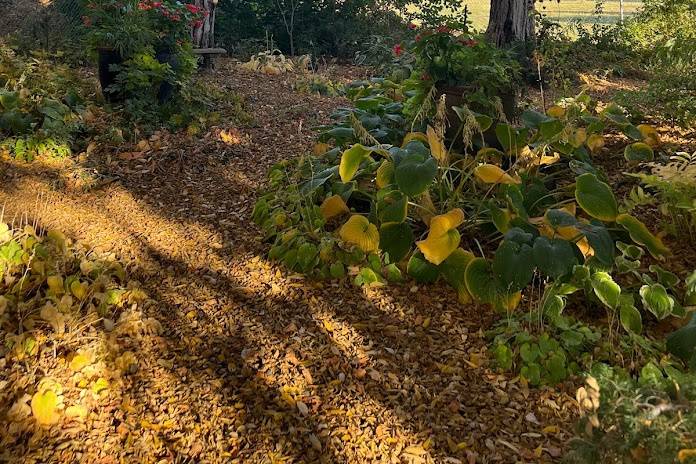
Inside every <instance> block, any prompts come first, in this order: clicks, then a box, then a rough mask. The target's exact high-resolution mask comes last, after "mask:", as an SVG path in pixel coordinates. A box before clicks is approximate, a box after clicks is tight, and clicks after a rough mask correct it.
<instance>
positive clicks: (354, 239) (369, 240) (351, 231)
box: [338, 214, 379, 253]
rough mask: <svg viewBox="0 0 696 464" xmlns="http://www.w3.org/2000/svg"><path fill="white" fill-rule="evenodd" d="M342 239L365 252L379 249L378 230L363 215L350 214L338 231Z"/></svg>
mask: <svg viewBox="0 0 696 464" xmlns="http://www.w3.org/2000/svg"><path fill="white" fill-rule="evenodd" d="M338 235H339V236H340V237H341V239H343V240H344V241H346V242H348V243H352V244H354V245H356V246H357V247H358V248H360V249H361V250H362V251H364V252H365V253H368V252H370V251H377V250H378V249H379V231H378V230H377V226H375V225H374V224H371V223H370V221H368V220H367V218H366V217H365V216H361V215H359V214H354V215H352V216H351V217H350V218H349V219H348V221H346V223H345V224H343V226H341V228H340V229H339V231H338Z"/></svg>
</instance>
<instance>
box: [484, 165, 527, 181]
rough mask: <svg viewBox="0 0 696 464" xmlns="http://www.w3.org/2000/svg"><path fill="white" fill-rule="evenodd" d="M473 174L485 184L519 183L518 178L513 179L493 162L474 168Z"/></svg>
mask: <svg viewBox="0 0 696 464" xmlns="http://www.w3.org/2000/svg"><path fill="white" fill-rule="evenodd" d="M474 175H475V176H476V177H477V178H478V179H479V180H480V181H482V182H484V183H486V184H521V183H522V181H521V180H520V179H515V178H514V177H512V176H511V175H510V174H508V173H507V172H505V171H503V170H502V169H501V168H499V167H498V166H496V165H494V164H482V165H481V166H478V167H476V169H474Z"/></svg>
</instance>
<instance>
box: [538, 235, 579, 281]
mask: <svg viewBox="0 0 696 464" xmlns="http://www.w3.org/2000/svg"><path fill="white" fill-rule="evenodd" d="M534 262H535V263H536V265H537V267H538V268H539V270H540V271H541V272H543V273H544V274H546V275H547V276H549V277H553V278H554V279H558V278H560V277H562V276H564V275H566V274H570V273H571V272H572V271H573V266H575V265H576V264H578V259H577V257H576V256H575V251H574V250H573V245H571V244H570V243H569V242H567V241H565V240H561V239H549V238H546V237H537V239H536V240H535V241H534Z"/></svg>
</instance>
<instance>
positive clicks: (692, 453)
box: [677, 448, 696, 462]
mask: <svg viewBox="0 0 696 464" xmlns="http://www.w3.org/2000/svg"><path fill="white" fill-rule="evenodd" d="M694 457H696V448H691V449H682V450H679V453H677V459H679V462H685V461H686V460H687V459H689V458H694Z"/></svg>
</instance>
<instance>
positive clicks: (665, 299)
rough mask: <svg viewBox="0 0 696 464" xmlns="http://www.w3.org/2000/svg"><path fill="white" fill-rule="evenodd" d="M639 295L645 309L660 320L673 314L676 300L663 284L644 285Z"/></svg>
mask: <svg viewBox="0 0 696 464" xmlns="http://www.w3.org/2000/svg"><path fill="white" fill-rule="evenodd" d="M639 293H640V299H641V300H642V301H643V307H644V308H645V309H647V310H648V311H650V312H651V313H653V314H654V315H655V317H657V318H658V319H660V320H662V319H664V318H665V317H667V316H669V315H670V314H672V309H673V308H674V298H672V297H671V296H670V295H669V294H668V293H667V289H665V287H663V286H662V285H661V284H652V285H643V286H642V287H640V291H639Z"/></svg>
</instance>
